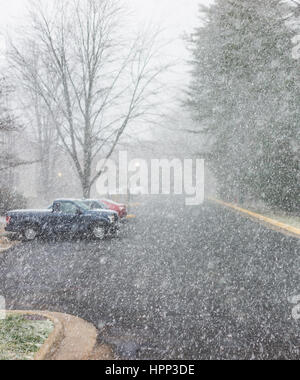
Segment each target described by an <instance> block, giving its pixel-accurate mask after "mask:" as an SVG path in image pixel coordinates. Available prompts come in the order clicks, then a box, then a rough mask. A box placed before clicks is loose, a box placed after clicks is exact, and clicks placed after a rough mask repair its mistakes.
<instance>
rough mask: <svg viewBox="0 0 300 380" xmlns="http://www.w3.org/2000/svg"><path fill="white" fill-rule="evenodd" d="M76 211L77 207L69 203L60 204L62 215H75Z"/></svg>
mask: <svg viewBox="0 0 300 380" xmlns="http://www.w3.org/2000/svg"><path fill="white" fill-rule="evenodd" d="M77 210H78V207H77V206H76V205H75V204H74V203H71V202H64V203H61V212H62V213H63V214H71V215H74V214H76V212H77Z"/></svg>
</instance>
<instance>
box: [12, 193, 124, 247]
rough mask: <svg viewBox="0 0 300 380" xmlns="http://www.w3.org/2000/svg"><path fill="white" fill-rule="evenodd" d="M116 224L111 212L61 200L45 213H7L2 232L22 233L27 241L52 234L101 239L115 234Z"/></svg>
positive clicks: (21, 211)
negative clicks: (77, 235)
mask: <svg viewBox="0 0 300 380" xmlns="http://www.w3.org/2000/svg"><path fill="white" fill-rule="evenodd" d="M118 222H119V217H118V214H117V213H116V212H114V211H111V210H104V209H103V210H91V209H90V208H89V207H88V206H87V205H86V204H85V203H84V202H82V201H80V200H71V199H61V200H56V201H54V203H53V205H52V207H51V208H50V209H47V210H16V211H10V212H8V213H7V215H6V227H5V230H6V231H8V232H15V233H21V234H22V235H23V237H24V239H25V240H27V241H31V240H34V239H35V238H36V237H38V236H40V235H53V234H70V235H75V234H80V235H87V236H90V237H93V238H95V239H99V240H102V239H104V238H105V237H106V236H107V235H109V234H113V235H114V234H117V232H118V229H119V223H118Z"/></svg>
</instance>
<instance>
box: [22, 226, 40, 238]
mask: <svg viewBox="0 0 300 380" xmlns="http://www.w3.org/2000/svg"><path fill="white" fill-rule="evenodd" d="M23 236H24V240H25V241H33V240H35V238H36V237H37V236H38V230H37V229H36V228H34V227H27V228H26V229H25V230H24V231H23Z"/></svg>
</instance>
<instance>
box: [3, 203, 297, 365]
mask: <svg viewBox="0 0 300 380" xmlns="http://www.w3.org/2000/svg"><path fill="white" fill-rule="evenodd" d="M133 211H134V212H135V214H136V216H137V217H136V219H133V220H131V221H130V222H129V223H128V224H127V226H126V227H125V228H124V229H123V231H122V233H121V236H120V237H119V238H118V239H112V240H106V241H104V242H100V243H99V242H89V241H85V240H82V241H67V240H61V241H37V242H34V243H26V244H21V245H19V246H17V247H15V248H13V249H12V250H10V251H9V252H7V253H5V254H4V255H0V295H4V296H5V297H6V300H7V305H8V307H9V308H14V309H20V308H22V309H42V310H46V309H49V310H52V311H59V312H66V313H70V314H74V315H78V316H80V317H82V318H84V319H86V320H88V321H90V322H92V323H94V325H95V326H96V327H98V328H99V329H100V330H101V334H100V338H99V339H100V341H101V342H106V343H108V344H111V345H113V347H114V349H115V351H116V352H117V354H118V355H119V357H120V358H124V359H299V356H300V352H299V350H300V330H299V328H300V321H296V320H295V319H293V318H292V309H293V307H294V305H292V304H291V303H289V300H288V298H289V297H290V296H293V295H300V281H299V280H300V274H299V268H300V255H299V252H300V239H296V238H292V237H288V236H285V235H283V234H281V233H279V232H275V231H272V230H269V229H268V228H266V227H264V226H262V225H260V224H258V223H256V222H255V221H252V220H250V219H248V218H247V217H244V216H241V215H239V214H237V213H235V212H234V211H230V210H227V209H225V208H222V207H221V206H217V205H214V204H205V205H204V206H201V207H194V208H189V207H185V206H184V205H183V204H182V203H180V202H179V201H174V200H169V201H167V200H162V201H161V202H145V203H143V204H142V205H140V206H139V207H136V209H135V210H133Z"/></svg>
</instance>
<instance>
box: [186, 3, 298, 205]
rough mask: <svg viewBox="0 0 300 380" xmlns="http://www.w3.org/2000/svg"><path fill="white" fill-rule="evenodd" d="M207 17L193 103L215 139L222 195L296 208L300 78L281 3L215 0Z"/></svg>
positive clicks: (196, 42) (197, 42) (198, 47)
mask: <svg viewBox="0 0 300 380" xmlns="http://www.w3.org/2000/svg"><path fill="white" fill-rule="evenodd" d="M201 13H202V15H204V16H205V20H206V21H205V24H204V26H203V27H200V28H198V29H197V30H196V33H195V34H194V36H193V37H192V40H191V45H192V52H193V61H192V67H193V71H192V75H193V81H192V83H191V86H190V89H189V93H188V94H189V99H188V102H187V104H188V105H189V107H190V108H191V109H192V111H193V115H194V117H195V119H196V120H197V121H198V123H199V132H200V133H208V134H209V135H211V136H212V141H213V143H212V146H211V152H210V154H209V156H208V160H209V161H210V163H211V164H212V166H213V168H214V171H215V174H216V176H217V178H218V181H219V184H220V193H221V195H223V196H226V197H228V198H231V199H232V198H240V199H241V198H243V197H244V196H245V195H248V196H249V195H252V196H255V197H260V198H263V199H264V200H266V201H268V202H271V203H272V204H276V205H279V206H281V207H284V208H291V207H295V202H296V201H295V199H297V185H299V182H297V181H299V178H298V175H299V162H298V164H297V160H296V159H295V156H294V153H293V144H295V138H297V136H299V122H298V120H299V107H298V104H297V99H298V98H299V74H298V68H297V62H296V61H295V60H294V59H293V58H292V54H291V52H292V48H293V46H292V37H293V32H292V31H291V30H290V29H289V28H288V26H287V24H286V22H285V9H284V8H283V6H282V4H281V2H280V1H278V0H269V1H252V2H249V1H246V0H238V1H237V0H217V1H216V2H215V4H214V5H213V6H211V7H210V8H206V9H204V10H203V9H201ZM297 133H298V135H297ZM266 162H268V163H269V164H267V165H266ZM283 162H285V164H284V170H283V167H282V165H281V164H279V163H283ZM297 178H298V179H297ZM283 179H284V181H283ZM270 183H272V187H270ZM283 183H284V185H283ZM298 188H299V187H298ZM278 194H280V196H278ZM298 195H299V193H298Z"/></svg>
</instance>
